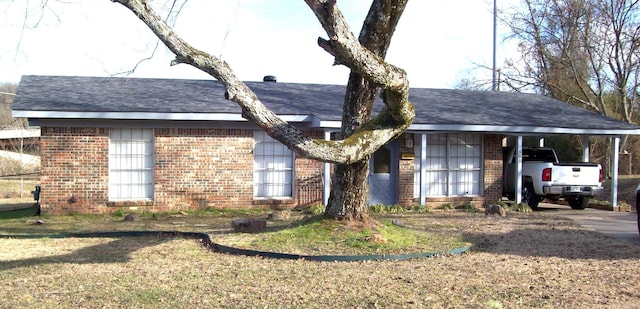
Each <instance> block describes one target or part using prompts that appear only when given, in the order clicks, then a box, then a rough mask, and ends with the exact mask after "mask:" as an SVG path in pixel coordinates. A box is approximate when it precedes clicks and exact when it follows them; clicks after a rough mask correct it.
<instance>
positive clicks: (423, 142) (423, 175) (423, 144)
mask: <svg viewBox="0 0 640 309" xmlns="http://www.w3.org/2000/svg"><path fill="white" fill-rule="evenodd" d="M426 181H427V134H424V133H422V134H421V135H420V190H419V192H420V205H422V206H424V205H426V204H427V192H426V191H427V188H425V185H424V184H425V182H426Z"/></svg>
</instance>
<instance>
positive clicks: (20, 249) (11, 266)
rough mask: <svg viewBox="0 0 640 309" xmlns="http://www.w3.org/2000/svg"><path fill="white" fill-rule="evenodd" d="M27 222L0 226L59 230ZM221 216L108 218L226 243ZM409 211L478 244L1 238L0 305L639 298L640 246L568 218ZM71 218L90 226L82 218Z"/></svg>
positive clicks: (423, 224)
mask: <svg viewBox="0 0 640 309" xmlns="http://www.w3.org/2000/svg"><path fill="white" fill-rule="evenodd" d="M29 220H31V219H24V220H22V221H21V224H22V225H20V222H18V223H15V225H14V226H9V227H7V226H6V225H2V226H0V233H1V234H6V233H7V232H16V231H23V232H26V231H32V232H51V230H50V227H47V224H46V223H45V224H44V225H39V226H34V225H30V224H28V221H29ZM215 220H216V219H214V218H198V219H195V218H187V217H185V218H168V219H167V220H166V222H164V223H162V225H159V226H152V225H151V224H152V223H153V222H150V221H151V220H141V221H139V222H136V223H134V224H133V225H131V224H130V223H125V222H115V221H116V220H115V219H114V221H112V222H108V224H107V225H106V226H110V227H111V229H124V228H127V227H129V228H131V226H137V227H140V228H149V229H151V228H153V229H155V228H161V227H167V228H169V227H171V226H172V227H173V228H174V229H179V230H192V231H196V230H197V231H205V232H207V233H209V234H210V235H211V237H212V239H213V240H214V241H218V242H222V241H224V233H223V231H221V230H220V228H222V227H218V226H217V225H216V224H217V223H214V222H215ZM229 220H230V218H224V220H222V221H226V222H227V223H228V222H229ZM402 220H403V222H404V223H405V224H406V225H410V226H413V227H414V228H417V229H423V230H427V231H430V232H433V233H449V234H453V233H455V234H460V235H462V236H463V237H465V238H466V239H469V240H471V241H474V242H476V243H477V245H476V246H475V247H474V248H473V249H472V251H471V252H469V253H466V254H463V255H457V256H438V257H435V258H428V259H416V260H408V261H384V262H381V261H369V262H349V263H341V262H335V263H329V262H310V261H300V260H298V261H291V260H273V259H263V258H255V257H243V256H231V255H227V254H220V253H212V252H210V251H207V250H206V249H204V248H203V247H201V246H200V245H199V244H198V243H197V242H195V241H193V240H184V239H173V238H146V237H143V238H84V239H76V238H69V239H55V238H42V239H0V248H3V250H0V307H1V308H53V307H66V308H97V307H100V308H105V307H106V308H113V307H137V308H155V307H167V308H169V307H170V308H237V307H275V308H327V307H330V308H344V307H355V308H377V307H385V308H401V307H406V308H434V307H435V308H443V307H448V308H469V307H472V308H529V307H536V308H604V307H608V308H634V307H640V290H639V289H638V282H640V272H638V271H637V270H638V269H640V247H638V246H634V245H630V244H626V243H622V242H619V241H617V240H616V239H612V238H608V237H605V236H603V235H601V234H598V233H596V232H593V231H589V230H587V229H584V228H582V227H580V226H578V225H576V224H574V223H573V222H572V221H570V220H567V219H562V218H558V217H554V216H553V215H550V214H548V213H533V214H519V213H509V214H508V215H507V217H505V218H496V217H485V216H484V215H481V214H474V213H465V212H457V211H449V212H432V213H428V214H411V215H402ZM12 222H13V221H12ZM67 224H68V226H67V228H70V229H72V230H73V229H75V230H82V229H86V228H87V226H84V225H83V218H82V217H75V218H73V217H72V218H69V219H68V222H67ZM92 228H95V226H93V227H92ZM38 229H41V230H42V231H38Z"/></svg>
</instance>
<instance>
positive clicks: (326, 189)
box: [322, 131, 331, 206]
mask: <svg viewBox="0 0 640 309" xmlns="http://www.w3.org/2000/svg"><path fill="white" fill-rule="evenodd" d="M324 140H325V141H329V140H331V132H329V131H324ZM330 192H331V164H330V163H325V164H324V184H323V190H322V200H323V201H324V206H328V205H329V193H330Z"/></svg>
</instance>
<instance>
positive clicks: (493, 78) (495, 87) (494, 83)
mask: <svg viewBox="0 0 640 309" xmlns="http://www.w3.org/2000/svg"><path fill="white" fill-rule="evenodd" d="M496 2H498V0H493V68H492V71H493V72H492V74H491V75H492V76H491V91H496V90H498V81H497V78H496V74H497V72H496V25H497V16H498V12H497V11H498V9H497V4H496Z"/></svg>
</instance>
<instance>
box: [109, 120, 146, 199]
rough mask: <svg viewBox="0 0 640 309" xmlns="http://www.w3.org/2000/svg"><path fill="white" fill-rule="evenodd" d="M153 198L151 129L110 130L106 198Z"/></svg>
mask: <svg viewBox="0 0 640 309" xmlns="http://www.w3.org/2000/svg"><path fill="white" fill-rule="evenodd" d="M151 199H153V129H129V128H126V129H122V128H120V129H111V130H109V200H110V201H122V200H151Z"/></svg>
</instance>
